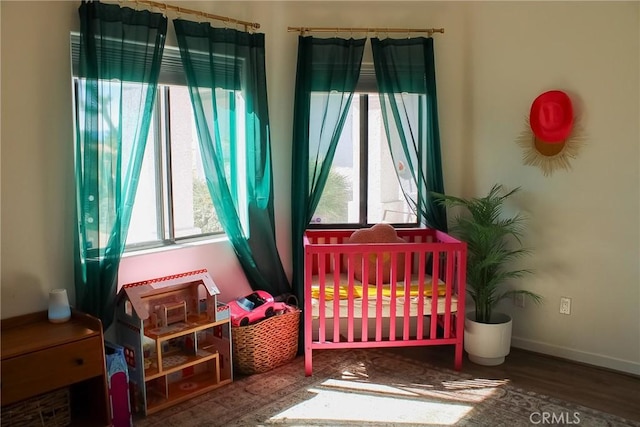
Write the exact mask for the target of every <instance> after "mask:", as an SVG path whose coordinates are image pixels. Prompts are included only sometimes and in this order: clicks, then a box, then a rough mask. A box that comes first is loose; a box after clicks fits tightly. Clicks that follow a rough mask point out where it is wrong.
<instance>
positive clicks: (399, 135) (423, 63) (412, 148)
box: [371, 37, 447, 231]
mask: <svg viewBox="0 0 640 427" xmlns="http://www.w3.org/2000/svg"><path fill="white" fill-rule="evenodd" d="M371 46H372V49H373V62H374V67H375V72H376V81H377V83H378V92H379V96H380V105H381V107H382V117H383V121H384V126H385V132H386V134H387V140H388V141H389V148H390V150H391V156H392V158H393V162H394V165H395V170H396V174H397V176H398V179H399V181H400V184H401V187H402V191H403V193H404V196H405V198H406V200H407V202H408V203H409V205H410V206H411V208H412V209H413V210H414V212H415V213H416V215H417V217H418V220H419V222H420V223H421V224H423V225H426V226H428V227H432V228H436V229H439V230H442V231H447V217H446V211H445V208H444V207H443V206H441V205H439V204H437V203H435V202H434V200H433V198H432V197H431V192H438V193H444V183H443V177H442V160H441V150H440V130H439V126H438V105H437V104H438V103H437V96H436V77H435V62H434V47H433V38H431V37H429V38H425V37H417V38H409V39H389V38H388V39H384V40H380V39H377V38H373V39H371Z"/></svg>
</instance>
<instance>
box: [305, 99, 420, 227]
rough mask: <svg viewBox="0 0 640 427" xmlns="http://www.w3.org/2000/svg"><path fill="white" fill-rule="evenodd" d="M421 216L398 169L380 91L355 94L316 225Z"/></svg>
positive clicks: (400, 221)
mask: <svg viewBox="0 0 640 427" xmlns="http://www.w3.org/2000/svg"><path fill="white" fill-rule="evenodd" d="M361 129H365V131H364V134H363V132H361ZM416 221H417V220H416V216H415V215H414V214H413V212H412V211H411V209H410V207H409V205H408V203H407V202H406V200H405V199H404V195H403V193H402V189H401V187H400V183H399V182H398V178H397V175H396V172H395V167H394V164H393V159H392V157H391V153H390V150H389V146H388V143H387V138H386V133H385V129H384V123H383V120H382V112H381V108H380V101H379V97H378V94H377V93H361V94H355V95H354V98H353V101H352V103H351V106H350V109H349V112H348V116H347V119H346V121H345V125H344V128H343V130H342V134H341V135H340V140H339V142H338V146H337V148H336V154H335V158H334V160H333V163H332V165H331V172H330V174H329V177H328V179H327V183H326V185H325V188H324V191H323V193H322V196H321V198H320V202H319V204H318V207H317V209H316V211H315V212H314V215H313V217H312V221H311V226H314V225H315V226H322V225H336V226H339V225H345V226H346V225H355V224H358V225H368V224H375V223H378V222H388V223H392V224H410V225H415V224H416Z"/></svg>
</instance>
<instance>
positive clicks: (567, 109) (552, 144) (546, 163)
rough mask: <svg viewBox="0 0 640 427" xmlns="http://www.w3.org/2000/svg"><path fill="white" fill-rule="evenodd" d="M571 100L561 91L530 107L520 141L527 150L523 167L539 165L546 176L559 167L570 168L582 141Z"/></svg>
mask: <svg viewBox="0 0 640 427" xmlns="http://www.w3.org/2000/svg"><path fill="white" fill-rule="evenodd" d="M577 122H578V120H577V119H576V117H575V115H574V112H573V104H572V103H571V98H569V96H568V95H567V94H566V93H565V92H562V91H560V90H550V91H548V92H544V93H542V94H541V95H538V97H536V99H534V101H533V103H532V104H531V110H530V112H529V117H528V123H527V129H526V130H525V131H524V132H523V133H522V134H521V135H520V137H519V138H518V144H520V146H522V148H523V149H524V150H525V152H524V157H523V160H524V164H526V165H531V166H537V167H539V168H540V169H541V170H542V173H543V174H544V175H545V176H547V175H551V174H552V173H553V171H555V170H556V169H558V168H563V169H566V170H568V169H570V168H571V165H570V163H569V160H570V159H573V158H575V157H576V155H577V153H578V148H579V147H580V146H581V145H582V142H583V138H582V136H581V135H580V132H579V131H578V128H579V125H578V123H577Z"/></svg>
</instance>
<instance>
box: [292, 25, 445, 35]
mask: <svg viewBox="0 0 640 427" xmlns="http://www.w3.org/2000/svg"><path fill="white" fill-rule="evenodd" d="M288 30H289V31H299V32H300V34H301V35H304V34H305V33H309V32H320V33H427V34H428V35H429V36H431V35H432V34H433V33H444V28H368V27H367V28H344V27H289V28H288Z"/></svg>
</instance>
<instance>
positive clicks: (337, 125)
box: [291, 36, 366, 330]
mask: <svg viewBox="0 0 640 427" xmlns="http://www.w3.org/2000/svg"><path fill="white" fill-rule="evenodd" d="M365 41H366V39H348V40H346V39H339V38H329V39H319V38H314V37H312V36H308V37H303V36H300V37H299V38H298V64H297V71H296V86H295V100H294V117H293V153H292V167H291V173H292V178H291V181H292V187H291V227H292V228H291V236H292V258H293V289H294V294H295V295H296V296H297V297H298V300H299V301H300V303H303V299H304V283H303V282H304V248H303V246H302V237H303V235H304V231H305V229H306V228H307V225H308V224H309V222H310V221H311V217H312V215H313V212H314V211H315V209H316V207H317V205H318V202H319V200H320V196H321V195H322V191H323V189H324V185H325V183H326V180H327V177H328V175H329V171H330V169H331V163H332V162H333V157H334V154H335V151H336V147H337V145H338V140H339V139H340V134H341V133H342V128H343V126H344V123H345V120H346V117H347V113H348V111H349V106H350V105H351V100H352V98H353V92H354V91H355V88H356V85H357V83H358V78H359V76H360V65H361V63H362V53H363V51H364V45H365ZM301 330H302V328H301Z"/></svg>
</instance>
